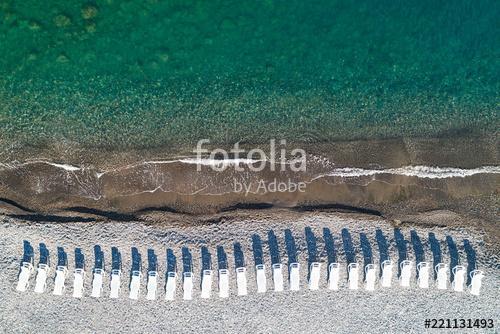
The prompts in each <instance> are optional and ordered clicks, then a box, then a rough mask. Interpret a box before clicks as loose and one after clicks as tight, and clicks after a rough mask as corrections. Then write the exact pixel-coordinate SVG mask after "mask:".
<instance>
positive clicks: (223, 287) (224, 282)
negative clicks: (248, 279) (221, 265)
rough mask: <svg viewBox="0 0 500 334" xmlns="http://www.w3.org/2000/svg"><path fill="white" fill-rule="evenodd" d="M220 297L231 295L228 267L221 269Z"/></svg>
mask: <svg viewBox="0 0 500 334" xmlns="http://www.w3.org/2000/svg"><path fill="white" fill-rule="evenodd" d="M219 297H220V298H227V297H229V271H228V270H227V269H219Z"/></svg>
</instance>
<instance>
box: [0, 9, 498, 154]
mask: <svg viewBox="0 0 500 334" xmlns="http://www.w3.org/2000/svg"><path fill="white" fill-rule="evenodd" d="M499 17H500V2H499V1H489V0H479V1H467V0H457V1H439V0H438V1H436V0H420V1H383V0H378V1H340V0H336V1H325V0H322V1H315V0H312V1H298V0H297V1H296V0H289V1H272V0H260V1H257V0H256V1H188V0H170V1H166V0H146V1H144V0H131V1H118V0H107V1H90V2H85V1H83V2H81V1H73V0H68V1H44V2H43V1H33V0H26V1H7V0H0V48H1V53H0V145H1V146H2V148H5V147H7V146H9V147H11V146H12V145H13V143H15V144H16V145H17V144H20V145H21V146H20V147H22V146H23V145H26V144H29V145H40V146H44V145H51V144H52V143H54V142H60V141H61V140H63V141H68V142H74V143H78V144H81V145H83V146H88V147H111V148H115V147H118V148H148V147H158V146H165V147H169V146H170V147H171V146H180V145H186V146H190V145H192V143H193V142H196V141H197V140H198V139H201V138H209V139H212V141H215V142H231V143H233V142H236V141H247V142H264V141H267V139H268V138H287V139H290V140H295V141H307V142H314V141H333V140H349V139H358V138H366V139H370V138H387V137H399V136H437V135H447V134H450V133H461V132H489V131H494V130H495V129H496V128H497V127H498V125H499V123H500V117H499V104H498V102H499V91H500V89H499V88H500V85H499V80H498V78H499V77H500V61H499V59H500V28H499V27H500V26H499V23H498V22H499V20H498V19H499Z"/></svg>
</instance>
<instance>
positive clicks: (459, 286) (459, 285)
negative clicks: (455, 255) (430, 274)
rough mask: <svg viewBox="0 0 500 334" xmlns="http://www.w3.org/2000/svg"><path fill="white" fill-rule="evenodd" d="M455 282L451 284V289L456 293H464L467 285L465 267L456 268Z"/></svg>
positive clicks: (454, 271)
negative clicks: (465, 284)
mask: <svg viewBox="0 0 500 334" xmlns="http://www.w3.org/2000/svg"><path fill="white" fill-rule="evenodd" d="M452 271H453V282H451V287H452V289H453V290H454V291H457V292H463V291H464V283H465V273H466V269H465V267H464V266H455V267H454V268H453V269H452Z"/></svg>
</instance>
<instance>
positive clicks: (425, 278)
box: [417, 262, 431, 289]
mask: <svg viewBox="0 0 500 334" xmlns="http://www.w3.org/2000/svg"><path fill="white" fill-rule="evenodd" d="M430 268H431V265H430V263H429V262H419V264H417V271H418V279H417V284H418V287H419V288H421V289H427V288H429V274H430Z"/></svg>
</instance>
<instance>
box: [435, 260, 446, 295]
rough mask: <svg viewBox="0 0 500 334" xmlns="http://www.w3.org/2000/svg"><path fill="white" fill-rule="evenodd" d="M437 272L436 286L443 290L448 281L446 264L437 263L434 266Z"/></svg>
mask: <svg viewBox="0 0 500 334" xmlns="http://www.w3.org/2000/svg"><path fill="white" fill-rule="evenodd" d="M435 270H436V273H437V279H436V281H437V288H438V289H439V290H445V289H446V287H447V281H448V274H447V272H448V266H447V265H446V264H444V263H438V264H437V265H436V267H435Z"/></svg>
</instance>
